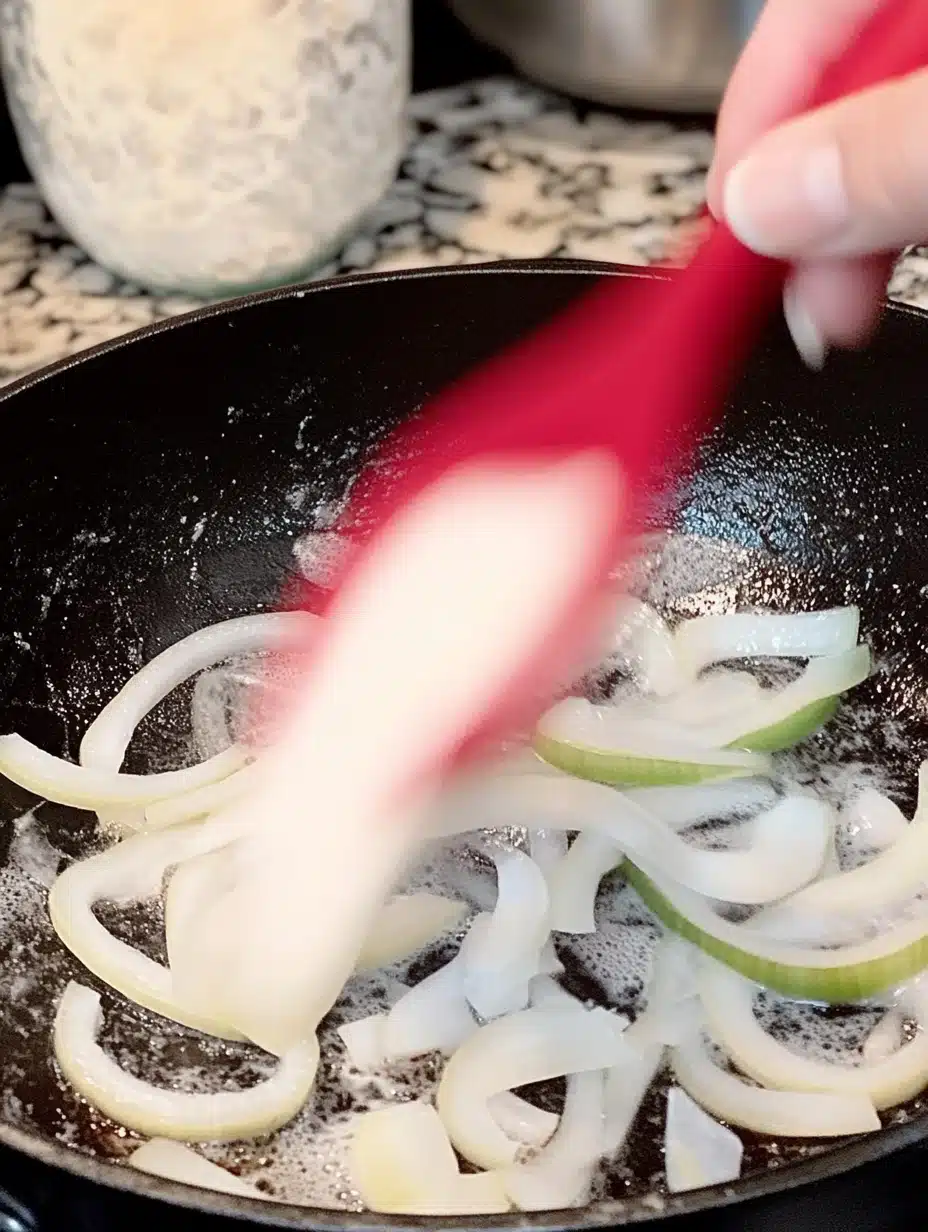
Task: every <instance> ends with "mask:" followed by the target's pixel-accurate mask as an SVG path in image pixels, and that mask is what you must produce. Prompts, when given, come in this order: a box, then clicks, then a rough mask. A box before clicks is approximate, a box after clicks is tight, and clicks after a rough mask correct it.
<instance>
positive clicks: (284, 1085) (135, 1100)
mask: <svg viewBox="0 0 928 1232" xmlns="http://www.w3.org/2000/svg"><path fill="white" fill-rule="evenodd" d="M102 1025H103V1011H102V1009H101V1006H100V997H99V994H98V993H96V992H94V991H93V990H92V989H90V988H85V987H84V986H83V985H81V984H75V983H70V984H69V985H68V986H67V988H66V989H65V991H64V995H63V997H62V998H61V1003H60V1004H59V1006H58V1012H57V1014H56V1015H55V1031H54V1046H55V1057H56V1059H57V1061H58V1064H59V1066H60V1067H61V1071H62V1073H63V1074H64V1076H65V1078H66V1079H67V1080H68V1082H70V1083H71V1085H72V1086H73V1087H74V1089H75V1090H76V1091H77V1092H78V1093H79V1094H80V1095H83V1097H84V1098H85V1099H86V1100H87V1101H88V1103H90V1104H91V1105H92V1106H93V1107H94V1108H96V1109H98V1111H100V1112H102V1113H103V1114H104V1116H108V1117H110V1118H111V1119H112V1120H114V1121H116V1122H117V1123H118V1124H119V1125H125V1126H126V1128H127V1129H133V1130H135V1131H136V1132H137V1133H140V1134H150V1135H151V1136H153V1137H162V1138H178V1139H181V1140H184V1141H188V1142H230V1141H234V1140H235V1139H236V1138H255V1137H257V1136H258V1135H259V1134H267V1133H271V1132H272V1131H273V1130H275V1129H279V1128H280V1127H281V1126H282V1125H286V1124H287V1122H288V1121H290V1120H292V1119H293V1117H295V1116H296V1114H297V1113H298V1112H299V1111H300V1109H301V1108H302V1106H303V1104H304V1103H305V1102H306V1099H307V1098H308V1096H309V1093H310V1091H311V1090H312V1085H313V1081H314V1079H315V1077H316V1067H317V1065H318V1063H319V1046H318V1044H317V1043H316V1041H315V1040H312V1041H311V1042H308V1043H306V1044H303V1045H300V1046H299V1047H298V1048H295V1049H294V1050H293V1051H292V1052H290V1053H288V1054H287V1056H285V1057H284V1058H282V1060H281V1062H280V1065H279V1066H278V1068H277V1070H276V1071H275V1073H274V1075H273V1076H272V1077H271V1078H269V1079H267V1081H265V1082H262V1083H259V1084H258V1085H257V1086H254V1087H251V1088H250V1089H249V1090H247V1091H236V1092H230V1091H221V1092H218V1093H216V1094H210V1095H199V1094H198V1095H193V1094H190V1093H188V1092H185V1091H174V1090H167V1089H165V1088H163V1087H155V1086H152V1085H151V1083H148V1082H142V1080H141V1079H139V1078H136V1077H134V1076H133V1075H132V1074H128V1073H127V1072H126V1071H125V1070H124V1069H121V1068H120V1067H119V1066H118V1065H117V1064H116V1062H115V1061H114V1060H112V1058H111V1057H108V1056H107V1055H106V1053H105V1052H104V1051H103V1049H102V1048H101V1047H100V1045H99V1044H98V1043H97V1036H98V1034H99V1032H100V1028H101V1027H102Z"/></svg>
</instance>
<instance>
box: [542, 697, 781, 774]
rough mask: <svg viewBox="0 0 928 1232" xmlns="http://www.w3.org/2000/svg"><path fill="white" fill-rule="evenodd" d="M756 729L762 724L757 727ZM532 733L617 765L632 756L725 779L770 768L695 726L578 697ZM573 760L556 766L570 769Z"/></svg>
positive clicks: (563, 704) (764, 761)
mask: <svg viewBox="0 0 928 1232" xmlns="http://www.w3.org/2000/svg"><path fill="white" fill-rule="evenodd" d="M760 726H765V724H762V723H758V727H760ZM743 730H744V729H743V727H742V728H737V729H736V732H735V734H736V735H740V734H741V733H742V732H743ZM751 730H754V729H753V728H752V729H751ZM537 731H538V735H539V736H540V737H542V738H543V739H544V740H546V741H549V742H553V743H554V744H555V745H558V746H563V748H565V749H568V750H577V751H579V752H580V753H583V752H589V753H596V754H599V755H601V756H602V757H603V758H604V759H609V758H610V757H612V758H615V759H616V760H620V761H621V760H622V759H624V758H635V759H639V760H645V761H654V762H679V763H683V764H686V765H688V766H692V767H693V768H694V769H698V768H699V767H701V766H710V767H712V768H713V771H714V773H715V776H716V777H719V778H721V777H723V773H727V774H728V775H729V776H731V777H734V776H742V777H746V776H748V775H753V774H766V773H767V772H768V771H769V768H770V762H769V759H768V758H766V757H763V756H761V755H760V754H758V753H749V752H745V751H744V750H743V749H727V748H724V747H722V744H721V742H720V741H718V740H716V739H715V738H714V736H711V735H709V734H708V733H707V732H706V731H704V730H703V729H701V728H698V727H693V726H691V725H687V724H684V723H670V722H668V721H667V720H666V719H663V718H655V717H654V716H653V715H652V714H634V715H629V713H628V712H627V711H623V710H622V709H621V708H620V707H618V706H597V705H594V704H593V703H592V702H590V701H588V700H587V699H586V698H584V697H567V698H565V699H564V700H563V701H560V702H558V703H557V704H556V705H555V706H552V707H551V709H550V710H549V711H548V712H547V713H546V714H544V715H542V717H541V719H540V720H539V723H538V728H537ZM536 747H537V746H536ZM573 760H574V759H573V758H571V761H570V762H563V763H562V762H560V761H559V762H558V764H559V765H562V768H563V769H565V770H573V769H574V767H573V765H572V762H573Z"/></svg>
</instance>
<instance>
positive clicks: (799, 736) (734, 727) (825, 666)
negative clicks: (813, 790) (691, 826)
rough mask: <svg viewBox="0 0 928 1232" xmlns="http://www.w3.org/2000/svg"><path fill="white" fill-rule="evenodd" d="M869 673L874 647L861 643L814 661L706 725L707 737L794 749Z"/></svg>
mask: <svg viewBox="0 0 928 1232" xmlns="http://www.w3.org/2000/svg"><path fill="white" fill-rule="evenodd" d="M869 675H870V648H869V647H868V646H857V647H855V649H854V650H849V651H847V653H846V654H842V655H838V656H836V657H835V658H833V659H832V658H827V659H812V660H811V662H810V663H809V664H808V666H807V667H806V669H805V671H804V672H803V673H802V675H801V676H800V677H799V679H798V680H794V681H793V682H792V683H791V684H788V685H785V686H784V687H783V688H781V689H766V690H765V691H764V696H763V699H762V700H761V701H759V702H755V703H753V704H752V705H749V706H746V707H745V708H744V709H743V710H741V711H739V712H738V713H735V714H731V715H729V716H728V717H726V718H723V719H720V720H719V721H718V722H715V723H707V724H706V726H705V727H704V728H702V729H701V730H702V735H703V737H704V738H705V739H706V740H707V741H708V742H709V743H710V744H712V745H716V744H717V745H718V746H719V747H721V748H728V747H737V748H741V749H752V750H754V751H755V752H759V753H772V752H776V751H777V750H778V749H785V748H790V747H791V746H792V745H794V744H798V743H799V742H800V741H801V740H804V739H805V738H806V737H807V736H809V735H811V734H812V733H813V732H815V731H817V730H818V728H820V727H821V726H822V725H823V724H824V723H825V722H827V721H828V719H830V718H831V717H832V715H833V714H834V712H835V710H836V709H837V703H838V699H839V698H840V696H841V694H842V693H846V692H847V691H848V690H849V689H853V688H854V687H855V686H856V685H858V684H861V683H862V682H863V681H864V680H866V679H867V677H868V676H869Z"/></svg>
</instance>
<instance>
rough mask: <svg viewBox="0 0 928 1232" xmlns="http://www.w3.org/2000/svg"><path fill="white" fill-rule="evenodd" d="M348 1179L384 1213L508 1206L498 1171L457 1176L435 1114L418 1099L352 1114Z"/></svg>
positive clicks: (477, 1211) (499, 1210) (481, 1211)
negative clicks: (354, 1120) (354, 1124)
mask: <svg viewBox="0 0 928 1232" xmlns="http://www.w3.org/2000/svg"><path fill="white" fill-rule="evenodd" d="M351 1177H352V1180H353V1181H354V1184H355V1185H356V1187H357V1189H358V1192H359V1193H360V1195H361V1197H362V1199H363V1201H364V1204H365V1206H367V1207H368V1209H369V1210H372V1211H376V1212H378V1213H379V1214H384V1215H419V1216H433V1217H436V1218H437V1217H439V1216H443V1215H493V1214H503V1213H504V1212H506V1211H508V1210H509V1208H510V1203H509V1201H508V1199H507V1197H506V1193H505V1189H504V1187H503V1183H502V1177H501V1176H500V1174H498V1173H492V1172H485V1173H482V1174H479V1175H476V1176H462V1175H461V1173H460V1172H459V1170H458V1162H457V1159H456V1158H455V1154H454V1150H453V1149H452V1147H451V1143H450V1142H449V1140H448V1135H447V1133H446V1131H445V1127H444V1126H443V1125H442V1123H441V1119H440V1118H439V1116H438V1113H437V1112H436V1111H435V1109H434V1108H433V1107H431V1106H430V1105H429V1104H423V1103H420V1102H413V1103H406V1104H397V1105H395V1106H394V1107H390V1108H381V1109H378V1110H377V1111H376V1112H367V1113H364V1114H363V1115H362V1116H360V1117H359V1118H358V1120H357V1128H356V1129H355V1132H354V1136H353V1138H352V1142H351Z"/></svg>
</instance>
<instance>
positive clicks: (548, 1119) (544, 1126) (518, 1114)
mask: <svg viewBox="0 0 928 1232" xmlns="http://www.w3.org/2000/svg"><path fill="white" fill-rule="evenodd" d="M488 1103H489V1108H490V1115H491V1116H492V1117H493V1120H494V1121H495V1122H496V1124H497V1125H498V1126H499V1127H500V1129H501V1130H502V1131H503V1133H504V1134H505V1135H506V1136H507V1137H508V1138H512V1140H513V1141H514V1142H519V1143H521V1144H522V1145H523V1146H531V1147H536V1148H538V1147H543V1146H544V1145H545V1144H546V1143H547V1142H549V1141H550V1139H551V1136H552V1135H553V1133H554V1131H555V1130H556V1129H557V1126H558V1121H559V1120H560V1118H559V1117H558V1115H557V1113H554V1112H546V1111H545V1110H544V1108H536V1107H535V1105H534V1104H530V1103H529V1102H528V1100H526V1099H522V1098H521V1096H519V1095H515V1094H513V1092H512V1091H500V1092H499V1094H498V1095H491V1096H490V1099H489V1101H488Z"/></svg>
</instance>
